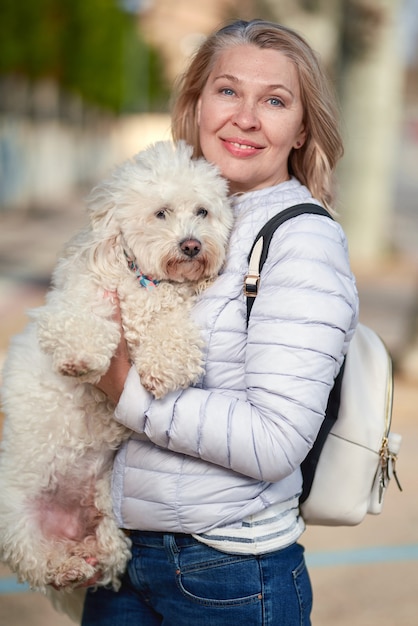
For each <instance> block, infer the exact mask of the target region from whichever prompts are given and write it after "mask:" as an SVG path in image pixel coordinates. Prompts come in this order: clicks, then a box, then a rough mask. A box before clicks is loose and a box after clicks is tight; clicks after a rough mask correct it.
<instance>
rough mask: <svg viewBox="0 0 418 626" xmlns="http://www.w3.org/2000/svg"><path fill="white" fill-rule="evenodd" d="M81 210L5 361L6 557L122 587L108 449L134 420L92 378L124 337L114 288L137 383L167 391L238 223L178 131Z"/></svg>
mask: <svg viewBox="0 0 418 626" xmlns="http://www.w3.org/2000/svg"><path fill="white" fill-rule="evenodd" d="M88 211H89V217H90V224H89V226H88V227H87V228H86V229H85V230H84V231H82V232H81V233H80V234H78V235H77V236H76V237H75V238H74V239H73V240H72V241H71V242H70V243H69V244H68V246H67V248H66V251H65V254H64V255H63V257H62V258H60V260H59V262H58V264H57V267H56V269H55V272H54V275H53V289H51V290H50V292H49V293H48V294H47V298H46V304H45V306H43V307H41V308H39V309H35V310H34V311H32V312H31V317H32V318H33V320H32V321H31V323H30V324H29V325H28V327H27V328H26V330H25V331H24V332H23V333H22V334H21V335H19V336H17V337H15V338H14V340H13V341H12V344H11V348H10V351H9V354H8V357H7V360H6V363H5V367H4V374H3V408H4V413H5V416H6V421H5V426H4V434H3V443H2V452H1V455H0V558H1V560H3V561H4V562H5V563H7V564H8V566H9V567H10V568H11V569H12V570H13V571H14V572H15V573H16V574H17V576H18V578H19V580H20V581H27V582H28V583H29V584H30V586H31V587H32V588H34V589H38V590H45V589H46V588H47V586H48V585H53V586H57V587H61V586H65V587H66V588H67V589H71V588H72V587H76V586H78V585H79V584H80V583H82V582H83V581H86V580H88V579H90V578H91V577H92V576H93V575H95V573H96V572H97V571H101V572H102V579H101V582H100V584H103V585H104V584H113V586H114V587H115V588H117V587H118V577H119V576H120V574H121V573H122V572H123V571H124V569H125V566H126V563H127V560H128V559H129V557H130V550H129V548H130V543H129V540H128V538H127V537H126V536H125V534H124V533H123V532H122V531H121V530H120V529H118V528H117V526H116V523H115V521H114V518H113V516H112V506H111V499H110V472H111V466H112V459H113V455H114V453H115V450H116V449H117V448H118V446H119V445H120V444H121V442H122V441H123V440H124V439H125V438H126V437H128V436H129V434H130V433H129V432H128V431H127V430H126V429H125V428H123V427H122V426H120V425H119V424H118V423H117V422H116V421H114V420H113V408H114V407H112V406H111V404H110V403H109V402H108V401H107V399H106V398H105V396H104V394H102V393H101V392H100V391H99V390H97V389H96V388H95V387H94V383H95V382H97V381H98V380H99V379H100V378H101V376H102V375H103V373H104V372H106V370H107V369H108V366H109V363H110V359H111V358H112V355H113V354H114V352H115V350H116V347H117V345H118V343H119V339H120V326H119V324H118V322H117V321H115V319H114V313H115V304H114V301H113V299H112V298H111V297H109V295H108V294H109V293H112V292H117V293H118V296H119V299H120V306H121V313H122V324H123V328H124V333H125V337H126V339H127V342H128V347H129V351H130V357H131V360H132V362H133V363H134V364H135V366H136V368H137V370H138V372H139V374H140V377H141V381H142V383H143V384H144V385H145V387H146V388H147V389H149V390H150V391H151V392H152V393H153V394H154V395H155V396H156V397H161V396H163V395H164V394H165V393H167V392H168V391H170V390H173V389H176V388H179V387H186V386H188V385H190V384H193V383H195V382H196V381H197V380H198V379H199V377H200V376H201V374H202V354H201V348H202V345H201V338H200V333H199V330H198V329H197V328H196V327H195V325H194V324H193V322H192V320H191V317H190V316H189V310H190V307H191V305H192V303H193V301H194V299H195V298H196V296H197V295H198V294H199V293H200V292H201V291H202V290H203V289H204V288H205V287H206V286H208V285H209V284H210V282H211V280H212V279H214V277H216V276H217V274H218V273H219V270H220V269H221V267H222V264H223V262H224V260H225V250H226V244H227V240H228V235H229V231H230V228H231V225H232V212H231V208H230V206H229V202H228V194H227V185H226V183H225V181H224V180H223V179H222V178H221V177H220V175H219V174H218V172H217V170H216V169H215V167H214V166H211V165H209V164H208V163H207V162H206V161H204V160H203V159H198V160H193V159H192V149H191V148H190V147H189V146H186V144H184V143H183V142H179V144H178V145H177V146H173V145H172V144H171V143H169V142H159V143H157V144H155V145H153V146H151V147H150V148H148V149H147V150H145V151H143V152H140V153H139V154H137V155H136V156H135V157H134V158H133V159H132V160H130V161H127V162H126V163H124V164H122V166H120V167H119V168H117V169H116V170H115V171H114V172H113V174H112V176H111V177H110V178H109V179H108V180H106V181H104V182H103V183H101V184H99V185H98V186H97V187H96V188H95V189H93V191H92V193H91V196H90V198H89V204H88ZM143 285H144V286H145V288H144V286H143ZM91 383H92V384H91Z"/></svg>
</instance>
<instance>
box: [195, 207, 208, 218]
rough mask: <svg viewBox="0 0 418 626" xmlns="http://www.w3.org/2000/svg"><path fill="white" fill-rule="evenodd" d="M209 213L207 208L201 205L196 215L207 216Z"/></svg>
mask: <svg viewBox="0 0 418 626" xmlns="http://www.w3.org/2000/svg"><path fill="white" fill-rule="evenodd" d="M207 214H208V212H207V209H204V208H203V207H199V208H198V209H197V211H196V215H199V216H200V217H206V216H207Z"/></svg>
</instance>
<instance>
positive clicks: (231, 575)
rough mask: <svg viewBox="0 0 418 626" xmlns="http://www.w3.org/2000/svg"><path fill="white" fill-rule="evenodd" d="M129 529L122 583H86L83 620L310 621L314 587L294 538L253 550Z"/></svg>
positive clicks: (182, 624) (118, 625)
mask: <svg viewBox="0 0 418 626" xmlns="http://www.w3.org/2000/svg"><path fill="white" fill-rule="evenodd" d="M130 537H131V539H132V542H133V545H132V559H131V561H130V562H129V564H128V568H127V571H126V573H125V575H124V577H123V580H122V586H121V589H120V590H119V591H118V592H114V591H112V590H111V589H106V588H103V587H101V588H99V589H97V591H94V590H92V589H89V590H88V592H87V597H86V603H85V607H84V615H83V620H82V626H96V625H98V626H99V625H100V626H157V625H159V624H163V625H164V626H211V625H213V626H230V625H231V624H237V625H240V626H241V625H245V626H247V625H248V626H250V625H251V626H257V625H260V626H261V625H263V626H267V625H269V626H310V623H311V621H310V612H311V608H312V589H311V584H310V580H309V575H308V572H307V569H306V566H305V560H304V556H303V548H302V546H300V545H299V544H293V545H292V546H290V547H288V548H284V549H283V550H278V551H276V552H271V553H268V554H264V555H260V556H252V555H234V554H226V553H223V552H219V551H218V550H215V549H213V548H210V547H208V546H206V545H204V544H202V543H200V542H199V541H196V540H195V539H193V537H191V536H190V535H182V534H177V533H176V534H163V533H153V532H140V531H134V532H133V533H131V535H130Z"/></svg>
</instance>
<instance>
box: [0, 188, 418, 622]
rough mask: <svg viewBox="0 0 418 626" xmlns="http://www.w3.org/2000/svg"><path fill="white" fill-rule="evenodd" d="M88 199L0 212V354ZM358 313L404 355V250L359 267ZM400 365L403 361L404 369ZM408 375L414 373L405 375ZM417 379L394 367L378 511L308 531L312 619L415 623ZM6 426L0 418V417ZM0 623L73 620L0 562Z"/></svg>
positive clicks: (408, 309)
mask: <svg viewBox="0 0 418 626" xmlns="http://www.w3.org/2000/svg"><path fill="white" fill-rule="evenodd" d="M83 221H84V213H83V207H82V202H81V201H80V200H79V199H78V198H75V200H74V203H73V205H72V209H71V211H68V210H63V209H62V208H58V209H57V210H55V211H46V212H44V213H37V214H32V215H26V216H25V217H24V218H23V217H19V216H16V215H11V214H4V215H2V214H0V362H1V360H2V357H3V356H4V354H5V352H6V350H7V345H8V341H9V338H10V337H11V335H13V334H15V333H16V332H19V331H20V330H21V329H22V328H23V326H24V325H25V323H26V316H25V310H26V309H27V308H30V307H34V306H38V305H40V304H42V302H43V297H44V294H45V290H46V288H47V285H48V282H49V277H50V273H51V270H52V268H53V266H54V263H55V259H56V255H57V253H58V251H59V250H60V249H61V246H62V244H63V243H64V241H66V240H67V239H68V238H69V237H70V236H71V235H72V234H73V233H74V232H75V231H76V230H77V229H78V228H79V226H80V225H81V224H82V223H83ZM354 271H355V273H356V276H357V278H358V286H359V292H360V301H361V319H362V321H363V322H365V323H367V324H369V325H371V326H372V327H373V328H375V329H376V330H377V331H378V332H379V333H380V334H381V336H382V338H383V339H384V340H385V341H386V343H387V345H388V347H389V348H390V349H391V351H392V353H393V355H394V357H395V363H396V364H400V363H401V362H402V358H403V354H404V353H405V351H406V350H407V349H408V346H409V345H410V343H411V340H412V336H413V332H412V331H413V328H414V325H416V323H417V310H418V307H417V302H418V266H417V265H416V262H415V261H411V259H408V258H403V257H401V258H398V259H396V260H393V259H391V260H388V261H387V262H385V263H382V264H381V265H380V266H379V268H371V267H366V268H365V267H364V266H360V267H356V266H355V265H354ZM398 371H399V368H398ZM407 374H408V373H407ZM417 407H418V382H417V377H415V375H412V376H407V375H405V372H404V373H403V374H402V376H401V374H400V373H398V374H397V376H396V384H395V399H394V414H393V430H394V431H395V432H399V433H401V434H402V436H403V443H402V448H401V452H400V458H399V463H398V473H399V477H400V480H401V483H402V486H403V493H400V492H398V491H397V488H396V485H395V484H391V486H390V488H389V491H388V493H387V495H386V501H385V506H384V510H383V513H382V515H380V516H377V517H373V516H368V518H367V519H366V520H365V521H364V522H363V523H362V524H361V525H360V526H357V527H354V528H324V527H309V528H308V529H307V531H306V533H305V535H304V537H303V543H304V545H305V547H306V550H307V561H308V564H309V566H310V573H311V578H312V584H313V588H314V612H313V625H314V626H336V625H337V624H338V626H353V625H355V626H377V625H379V626H395V625H396V626H415V625H416V624H417V620H418V618H417V616H418V586H417V585H418V498H417V478H416V477H417V475H418V454H417V452H416V449H415V444H416V442H418V419H417ZM0 426H1V416H0ZM0 624H2V625H4V626H70V624H72V622H70V621H69V620H68V618H66V617H65V616H61V615H58V614H57V613H56V612H55V611H54V610H53V609H52V608H51V607H50V605H49V603H48V602H47V600H46V599H45V598H43V597H42V596H41V595H39V594H34V593H32V592H29V591H27V590H26V588H25V587H22V586H20V585H17V584H16V582H15V580H14V578H13V576H12V574H11V573H10V572H9V571H8V570H7V569H6V568H4V567H3V568H2V567H1V566H0Z"/></svg>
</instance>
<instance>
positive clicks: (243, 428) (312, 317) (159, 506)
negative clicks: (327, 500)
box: [113, 179, 358, 533]
mask: <svg viewBox="0 0 418 626" xmlns="http://www.w3.org/2000/svg"><path fill="white" fill-rule="evenodd" d="M309 201H313V200H312V198H311V196H310V194H309V192H308V190H307V189H306V188H305V187H303V186H302V185H301V184H300V183H299V182H298V181H297V180H296V179H292V180H290V181H288V182H285V183H282V184H280V185H278V186H276V187H272V188H267V189H262V190H260V191H254V192H250V193H248V194H244V195H242V196H240V197H238V198H236V199H235V200H234V204H235V214H236V223H235V227H234V232H233V234H232V237H231V242H230V250H229V255H228V260H227V263H226V267H225V269H224V271H223V273H222V275H221V276H220V277H219V278H218V279H217V280H216V281H215V284H214V285H213V286H211V287H210V289H208V290H207V291H206V292H205V293H204V294H203V296H202V297H201V299H200V301H199V302H198V304H197V305H196V307H195V311H194V315H195V319H196V321H197V323H198V324H199V325H200V326H201V328H202V332H203V335H204V338H205V341H206V355H205V359H206V374H205V376H204V379H203V380H202V381H201V385H200V386H199V387H194V388H189V389H186V390H183V391H178V392H173V393H171V394H169V395H168V396H166V397H165V398H164V399H162V400H154V399H153V398H152V396H151V395H150V394H149V393H148V392H146V391H145V390H144V388H143V387H142V386H141V384H140V382H139V379H138V376H137V374H136V372H135V371H133V370H132V371H131V373H130V375H129V376H128V380H127V383H126V385H125V390H124V393H123V394H122V397H121V400H120V403H119V405H118V407H117V409H116V418H117V419H118V420H119V421H120V422H122V423H124V424H125V425H127V426H128V427H129V428H131V429H133V430H134V431H135V432H136V433H137V435H134V436H133V437H132V438H131V439H130V440H129V441H128V442H127V443H126V444H125V445H124V446H123V448H122V449H121V450H120V451H119V453H118V455H117V457H116V460H115V467H114V473H113V498H114V506H115V512H116V515H117V518H118V521H119V524H120V526H121V527H124V528H132V529H141V530H156V531H168V532H185V533H200V532H204V531H207V530H209V529H212V528H215V527H219V526H222V525H226V524H228V525H231V524H234V523H237V522H239V521H240V520H242V519H243V518H244V517H247V516H248V515H253V514H255V513H258V512H260V511H261V510H263V509H265V508H266V507H268V506H270V505H272V504H276V503H280V502H285V501H286V500H289V499H291V498H292V497H294V496H295V494H298V493H299V492H300V490H301V473H300V469H299V466H300V463H301V461H302V460H303V459H304V457H305V456H306V454H307V453H308V451H309V449H310V447H311V445H312V443H313V441H314V440H315V436H316V434H317V432H318V430H319V427H320V425H321V422H322V419H323V416H324V412H325V408H326V404H327V399H328V394H329V391H330V389H331V387H332V384H333V380H334V377H335V376H336V374H337V372H338V369H339V367H340V365H341V363H342V360H343V357H344V355H345V353H346V351H347V346H348V343H349V341H350V339H351V337H352V334H353V332H354V329H355V327H356V324H357V317H358V297H357V291H356V286H355V281H354V278H353V276H352V274H351V271H350V267H349V261H348V255H347V245H346V240H345V236H344V233H343V232H342V229H341V227H340V226H339V224H338V223H337V222H335V221H332V220H330V219H328V218H327V217H322V216H317V215H301V216H298V217H296V218H293V219H291V220H289V221H288V222H286V223H285V224H283V225H282V226H281V227H280V228H279V229H278V230H277V231H276V233H275V234H274V236H273V239H272V242H271V245H270V250H269V255H268V258H267V260H266V263H265V265H264V268H263V271H262V275H261V284H260V289H259V294H258V296H257V298H256V299H255V302H254V306H253V309H252V312H251V317H250V323H249V325H248V332H247V323H246V302H245V297H244V294H243V280H244V276H245V274H246V273H247V270H248V260H247V259H248V253H249V251H250V248H251V246H252V243H253V240H254V238H255V236H256V234H257V233H258V231H259V230H260V228H261V227H262V226H263V225H264V224H265V223H266V222H267V221H268V219H269V218H271V217H272V216H273V215H275V214H276V213H278V212H279V211H282V210H283V209H285V208H287V207H289V206H292V205H294V204H298V203H301V202H309Z"/></svg>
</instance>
